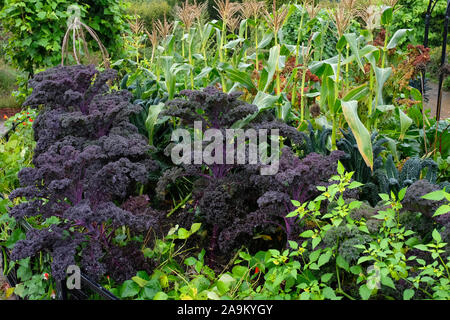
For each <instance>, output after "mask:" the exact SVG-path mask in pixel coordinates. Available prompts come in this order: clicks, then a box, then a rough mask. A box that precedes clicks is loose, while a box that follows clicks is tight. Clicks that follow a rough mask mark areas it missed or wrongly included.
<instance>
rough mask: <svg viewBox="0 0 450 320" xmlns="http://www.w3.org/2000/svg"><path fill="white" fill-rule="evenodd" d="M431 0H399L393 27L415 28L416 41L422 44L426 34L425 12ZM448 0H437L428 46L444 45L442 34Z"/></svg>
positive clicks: (432, 16) (432, 15)
mask: <svg viewBox="0 0 450 320" xmlns="http://www.w3.org/2000/svg"><path fill="white" fill-rule="evenodd" d="M428 3H429V0H399V1H398V3H397V5H396V10H395V13H394V14H395V19H394V20H393V29H394V30H397V29H399V28H404V27H405V26H407V27H408V28H411V29H413V30H414V41H415V42H416V44H422V43H423V39H424V34H425V14H426V12H427V7H428ZM446 8H447V2H446V1H437V4H436V7H435V8H434V10H433V12H432V14H431V19H430V29H429V35H428V41H429V42H428V46H429V47H435V46H440V45H442V34H443V26H444V17H445V9H446Z"/></svg>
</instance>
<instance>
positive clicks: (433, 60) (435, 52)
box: [427, 45, 450, 90]
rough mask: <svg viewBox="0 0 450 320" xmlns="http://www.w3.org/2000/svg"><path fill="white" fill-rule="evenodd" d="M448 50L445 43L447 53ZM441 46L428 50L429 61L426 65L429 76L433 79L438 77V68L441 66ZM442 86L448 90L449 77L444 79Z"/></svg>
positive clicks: (449, 49) (449, 84)
mask: <svg viewBox="0 0 450 320" xmlns="http://www.w3.org/2000/svg"><path fill="white" fill-rule="evenodd" d="M448 52H450V46H449V45H447V54H448ZM441 56H442V46H441V47H435V48H432V49H431V50H430V63H429V64H428V66H427V70H428V71H429V72H430V76H431V78H432V79H433V80H435V81H438V79H439V68H440V66H441ZM443 88H444V89H445V90H450V77H446V78H445V79H444V83H443Z"/></svg>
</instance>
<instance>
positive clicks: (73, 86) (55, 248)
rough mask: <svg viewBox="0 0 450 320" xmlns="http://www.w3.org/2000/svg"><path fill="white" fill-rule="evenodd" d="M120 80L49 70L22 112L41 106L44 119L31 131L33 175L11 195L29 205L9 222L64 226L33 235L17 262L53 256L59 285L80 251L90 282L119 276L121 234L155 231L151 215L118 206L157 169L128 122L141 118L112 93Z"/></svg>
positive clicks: (83, 69) (86, 71) (85, 69)
mask: <svg viewBox="0 0 450 320" xmlns="http://www.w3.org/2000/svg"><path fill="white" fill-rule="evenodd" d="M115 77H116V72H115V71H113V70H106V71H104V72H99V71H97V70H96V69H95V67H94V66H82V65H78V66H70V67H55V68H51V69H48V70H46V71H44V72H41V73H39V74H37V75H36V76H35V77H34V78H33V79H32V80H31V81H30V86H31V87H32V88H33V92H32V94H31V95H30V96H29V97H28V99H27V100H26V101H25V103H24V104H25V105H28V106H33V107H38V106H43V111H42V112H41V113H40V114H39V116H38V118H37V119H36V121H35V123H34V126H33V128H34V131H35V140H36V142H37V143H36V149H35V154H34V157H33V165H34V167H32V168H25V169H23V170H22V171H21V172H20V173H19V180H20V183H21V188H18V189H16V190H14V191H13V192H12V193H11V195H10V198H11V199H14V198H24V199H25V200H26V201H22V202H21V203H20V204H18V205H16V206H15V207H13V208H12V209H11V210H10V214H11V216H13V217H15V218H24V217H33V216H39V217H40V219H46V218H49V217H57V218H59V223H57V224H53V225H50V226H49V227H46V228H43V229H40V230H34V229H33V230H31V231H30V232H28V233H27V238H26V239H25V240H21V241H19V242H17V244H16V246H15V247H14V249H13V251H12V257H13V259H21V258H25V257H29V256H33V255H34V254H36V253H37V252H38V251H40V250H49V251H50V253H51V255H52V258H53V261H52V272H53V276H54V277H55V278H56V279H63V278H64V277H65V270H66V269H67V266H68V265H70V264H75V263H76V262H77V261H76V256H77V254H78V252H79V251H80V250H81V259H80V263H81V266H82V268H83V269H84V270H85V271H86V272H87V273H88V274H89V275H91V276H93V277H95V278H98V277H99V276H102V275H104V274H105V273H106V272H108V273H111V271H112V270H117V264H123V261H122V260H121V259H123V254H122V255H121V256H120V257H119V256H117V258H116V257H115V256H114V255H113V254H111V252H115V251H117V250H118V249H117V248H115V246H116V245H115V244H113V241H112V237H113V236H114V233H115V230H116V228H119V227H121V226H127V227H129V228H130V230H131V231H132V232H140V233H142V232H145V231H147V230H148V229H149V228H151V227H152V226H153V225H154V224H155V223H157V217H156V216H154V215H152V214H145V213H144V212H136V211H135V212H130V211H128V210H126V209H123V208H121V207H120V206H119V205H118V204H120V203H123V202H124V201H125V200H127V199H128V198H129V197H130V196H131V195H133V194H134V193H135V191H136V190H137V187H138V185H143V184H146V183H147V182H148V175H149V172H151V171H153V170H155V169H157V164H156V162H154V161H153V160H152V159H151V157H150V147H149V145H148V142H147V141H146V139H145V138H144V137H143V136H141V135H140V134H139V133H138V131H137V128H136V127H135V126H134V125H132V124H131V123H130V121H129V116H130V115H132V114H135V113H137V112H138V111H139V109H138V108H136V106H134V105H132V104H131V103H130V102H129V101H130V98H131V95H130V94H129V93H128V92H126V91H114V90H111V89H110V87H109V85H108V83H110V82H112V81H113V80H114V79H115ZM122 251H123V252H126V250H122ZM122 251H121V252H122ZM134 251H136V250H134ZM137 254H138V255H139V251H138V253H137ZM141 254H142V253H141ZM133 255H134V256H136V253H133ZM117 259H118V260H117ZM116 260H117V261H116ZM138 260H139V259H138ZM141 260H142V259H141ZM133 267H134V268H140V267H141V266H140V265H138V264H137V265H134V266H133ZM130 273H132V272H131V271H130V270H128V271H127V275H129V274H130ZM115 274H118V273H117V272H116V273H115Z"/></svg>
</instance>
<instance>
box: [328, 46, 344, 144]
mask: <svg viewBox="0 0 450 320" xmlns="http://www.w3.org/2000/svg"><path fill="white" fill-rule="evenodd" d="M341 56H342V53H341V51H338V64H337V71H336V79H335V81H334V105H333V106H330V108H333V109H332V110H333V111H332V113H331V114H332V122H333V127H332V129H331V150H337V147H336V133H337V126H338V123H339V116H338V114H337V110H335V109H334V108H335V107H336V101H337V100H338V99H339V74H340V73H341Z"/></svg>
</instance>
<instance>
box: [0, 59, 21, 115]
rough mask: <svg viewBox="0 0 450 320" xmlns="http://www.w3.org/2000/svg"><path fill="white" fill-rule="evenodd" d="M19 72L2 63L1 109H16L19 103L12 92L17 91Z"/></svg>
mask: <svg viewBox="0 0 450 320" xmlns="http://www.w3.org/2000/svg"><path fill="white" fill-rule="evenodd" d="M16 78H17V72H16V71H15V70H13V69H11V68H10V67H9V66H7V65H5V64H4V63H3V62H0V108H14V107H17V106H18V103H17V101H16V99H15V98H14V97H12V96H11V92H12V91H13V90H14V89H15V84H16Z"/></svg>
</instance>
